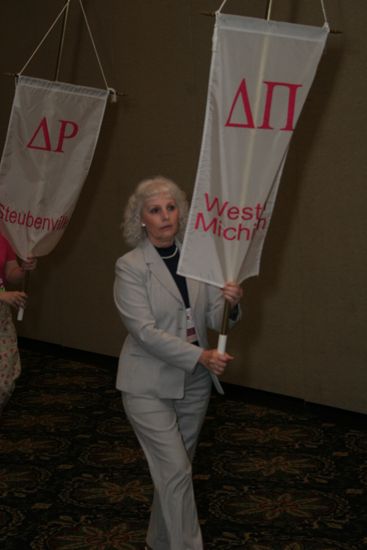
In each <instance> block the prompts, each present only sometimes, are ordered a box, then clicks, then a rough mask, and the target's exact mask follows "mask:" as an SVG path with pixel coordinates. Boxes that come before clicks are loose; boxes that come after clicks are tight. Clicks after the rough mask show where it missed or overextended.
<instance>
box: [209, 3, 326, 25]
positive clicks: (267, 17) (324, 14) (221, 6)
mask: <svg viewBox="0 0 367 550" xmlns="http://www.w3.org/2000/svg"><path fill="white" fill-rule="evenodd" d="M227 1H228V0H223V2H222V3H221V5H220V7H219V8H218V10H217V13H220V12H221V11H222V9H223V8H224V6H225V5H226V3H227ZM272 2H273V0H268V2H267V7H266V15H265V19H267V20H268V21H269V19H270V14H271V8H272ZM320 2H321V9H322V13H323V16H324V22H325V23H326V24H327V25H329V23H328V20H327V15H326V9H325V3H324V0H320Z"/></svg>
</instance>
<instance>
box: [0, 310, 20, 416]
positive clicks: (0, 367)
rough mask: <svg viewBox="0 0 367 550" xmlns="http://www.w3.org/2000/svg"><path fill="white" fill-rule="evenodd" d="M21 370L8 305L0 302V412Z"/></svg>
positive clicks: (15, 335)
mask: <svg viewBox="0 0 367 550" xmlns="http://www.w3.org/2000/svg"><path fill="white" fill-rule="evenodd" d="M20 372H21V366H20V358H19V351H18V342H17V333H16V330H15V326H14V323H13V318H12V314H11V310H10V307H9V306H8V304H6V303H4V302H0V412H1V410H2V409H3V407H4V406H5V404H6V402H7V401H8V399H9V397H10V396H11V394H12V392H13V389H14V385H15V380H16V379H17V378H18V376H19V375H20Z"/></svg>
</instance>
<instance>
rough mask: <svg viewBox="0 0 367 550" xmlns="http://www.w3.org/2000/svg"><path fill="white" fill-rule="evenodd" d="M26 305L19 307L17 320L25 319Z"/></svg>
mask: <svg viewBox="0 0 367 550" xmlns="http://www.w3.org/2000/svg"><path fill="white" fill-rule="evenodd" d="M23 315H24V307H20V308H19V309H18V314H17V321H23Z"/></svg>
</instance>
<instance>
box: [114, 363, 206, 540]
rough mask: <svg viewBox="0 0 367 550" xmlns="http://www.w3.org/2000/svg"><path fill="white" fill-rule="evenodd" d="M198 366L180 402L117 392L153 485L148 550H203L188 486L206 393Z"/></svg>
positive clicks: (204, 383)
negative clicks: (145, 461)
mask: <svg viewBox="0 0 367 550" xmlns="http://www.w3.org/2000/svg"><path fill="white" fill-rule="evenodd" d="M211 386H212V382H211V378H210V376H209V373H208V371H207V370H206V369H204V368H203V367H202V366H201V365H198V367H197V368H196V369H195V372H194V373H193V374H187V375H186V381H185V394H184V397H183V398H182V399H159V398H157V397H151V396H141V395H132V394H128V393H124V392H123V394H122V400H123V404H124V408H125V412H126V414H127V417H128V419H129V421H130V423H131V425H132V427H133V429H134V431H135V434H136V436H137V438H138V440H139V443H140V445H141V447H142V449H143V451H144V453H145V456H146V459H147V461H148V465H149V470H150V474H151V476H152V480H153V484H154V497H153V504H152V509H151V516H150V522H149V528H148V533H147V543H148V544H149V546H151V547H152V548H153V550H202V549H203V541H202V536H201V530H200V526H199V521H198V517H197V510H196V504H195V497H194V490H193V484H192V470H191V462H192V459H193V456H194V452H195V448H196V445H197V441H198V436H199V433H200V429H201V427H202V424H203V421H204V417H205V413H206V410H207V406H208V402H209V399H210V391H211Z"/></svg>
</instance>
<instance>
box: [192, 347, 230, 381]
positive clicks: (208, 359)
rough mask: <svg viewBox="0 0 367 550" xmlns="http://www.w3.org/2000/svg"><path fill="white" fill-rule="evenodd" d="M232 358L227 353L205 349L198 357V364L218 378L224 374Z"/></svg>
mask: <svg viewBox="0 0 367 550" xmlns="http://www.w3.org/2000/svg"><path fill="white" fill-rule="evenodd" d="M232 359H234V357H233V356H232V355H229V353H220V352H219V351H218V350H217V349H206V350H204V351H203V352H202V354H201V355H200V357H199V363H201V364H202V365H204V367H205V368H207V369H208V370H210V372H212V373H213V374H215V375H217V376H220V375H221V374H223V373H224V371H225V369H226V367H227V364H228V362H229V361H232Z"/></svg>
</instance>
